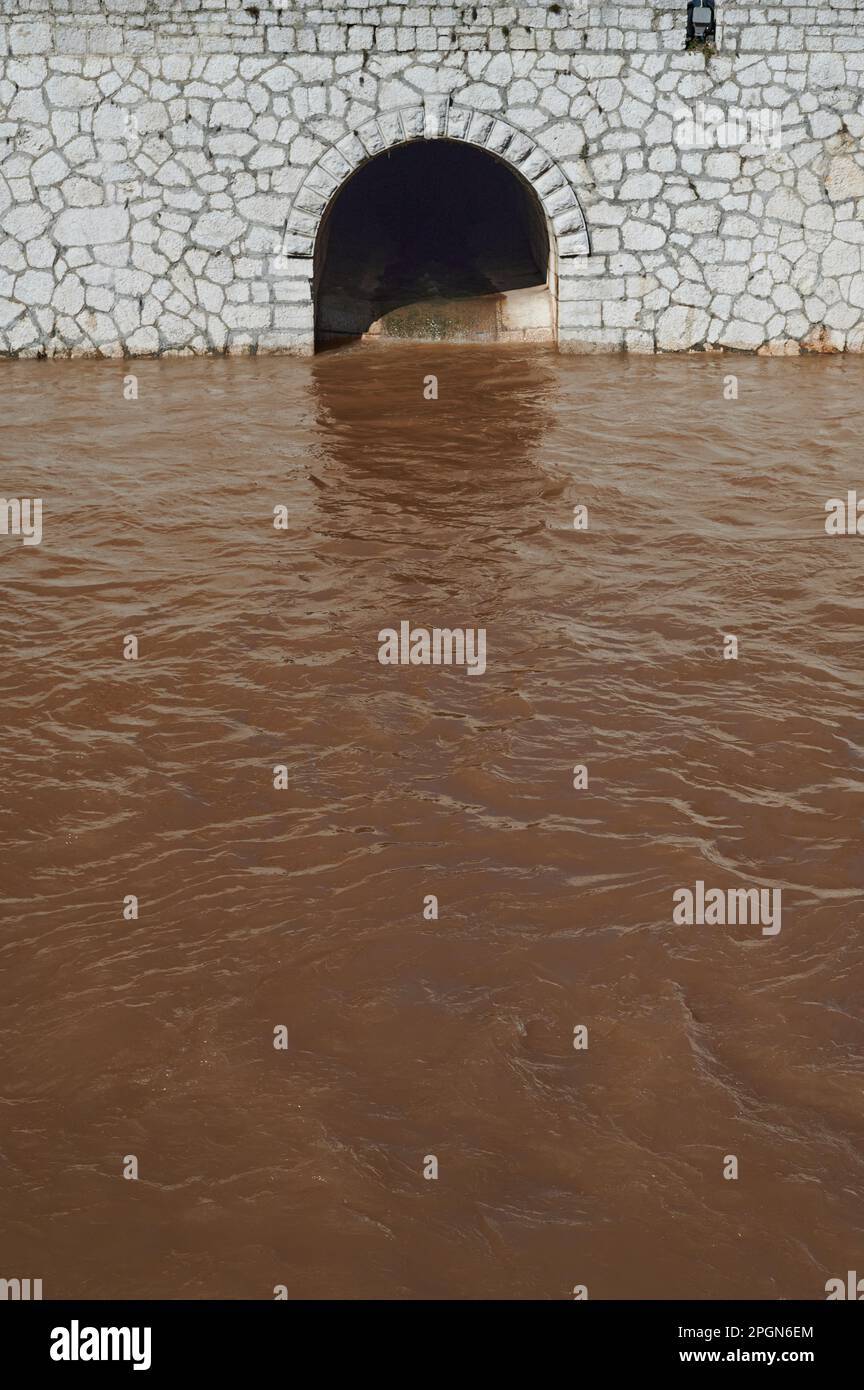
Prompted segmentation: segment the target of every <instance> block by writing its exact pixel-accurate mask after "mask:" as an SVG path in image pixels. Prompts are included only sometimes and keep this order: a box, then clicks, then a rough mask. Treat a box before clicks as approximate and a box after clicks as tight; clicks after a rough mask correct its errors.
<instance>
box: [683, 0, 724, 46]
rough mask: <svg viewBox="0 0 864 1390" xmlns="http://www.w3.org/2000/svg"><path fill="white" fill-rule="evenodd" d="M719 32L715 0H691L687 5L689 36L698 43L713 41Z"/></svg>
mask: <svg viewBox="0 0 864 1390" xmlns="http://www.w3.org/2000/svg"><path fill="white" fill-rule="evenodd" d="M716 32H717V25H716V22H715V18H714V0H689V3H688V5H687V38H688V40H689V39H693V40H695V42H696V43H712V42H713V40H714V35H715V34H716Z"/></svg>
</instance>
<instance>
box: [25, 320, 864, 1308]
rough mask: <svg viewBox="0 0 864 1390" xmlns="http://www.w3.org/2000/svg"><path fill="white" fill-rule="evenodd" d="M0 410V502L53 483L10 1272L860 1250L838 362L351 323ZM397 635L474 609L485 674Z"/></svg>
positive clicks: (33, 736) (856, 663) (34, 726)
mask: <svg viewBox="0 0 864 1390" xmlns="http://www.w3.org/2000/svg"><path fill="white" fill-rule="evenodd" d="M129 372H134V374H135V375H136V376H137V378H138V389H139V398H138V400H137V401H127V400H124V397H123V381H124V375H126V374H128V373H129ZM729 373H734V374H735V375H736V376H737V377H738V386H739V396H738V399H737V400H726V399H724V378H726V377H727V376H728V374H729ZM429 374H435V375H437V377H438V399H437V400H426V399H424V378H425V377H427V376H428V375H429ZM0 393H2V410H3V432H2V453H3V470H2V491H3V493H4V494H5V495H6V496H7V497H13V496H26V497H32V496H41V497H42V498H43V506H44V516H43V527H44V534H43V540H42V543H41V545H39V546H24V545H22V543H21V541H20V539H16V538H15V537H12V536H0V564H2V580H3V586H4V602H3V628H2V632H3V642H2V646H3V661H2V683H3V715H4V721H3V722H4V726H5V728H4V735H3V754H2V756H3V795H2V821H0V828H2V842H3V850H2V859H0V874H2V907H3V918H4V926H3V934H2V954H0V961H2V974H3V985H2V991H3V1013H2V1038H0V1043H2V1057H3V1062H2V1082H0V1113H2V1126H0V1150H2V1164H3V1179H2V1195H0V1230H2V1264H3V1268H2V1270H0V1274H2V1275H3V1276H4V1277H13V1276H15V1277H31V1278H36V1277H38V1278H41V1279H42V1280H43V1286H44V1296H45V1297H46V1298H72V1297H93V1298H112V1297H114V1298H156V1297H167V1298H231V1297H236V1298H254V1299H270V1298H272V1297H273V1291H274V1288H275V1287H276V1286H277V1285H284V1286H285V1287H286V1288H287V1291H288V1295H289V1297H291V1298H292V1299H306V1298H314V1299H359V1298H371V1299H382V1298H390V1299H422V1298H430V1299H438V1298H455V1299H482V1298H496V1299H497V1298H501V1299H529V1298H531V1299H570V1298H572V1297H573V1289H574V1286H577V1285H585V1286H587V1289H588V1293H589V1297H590V1298H592V1299H609V1298H627V1299H635V1298H648V1299H662V1298H673V1297H695V1298H701V1299H718V1298H729V1297H743V1298H756V1299H789V1298H805V1299H810V1298H813V1299H822V1298H824V1297H825V1283H826V1280H827V1279H829V1278H832V1277H840V1278H842V1279H844V1280H845V1278H846V1274H847V1271H848V1270H850V1269H851V1270H859V1271H861V1272H862V1273H864V1241H862V1210H864V1208H862V1193H864V1156H862V1139H864V1123H862V1070H864V1068H862V1054H861V1042H862V1027H861V1009H862V956H864V942H862V931H861V928H862V917H864V913H862V900H864V851H862V804H864V802H862V790H864V638H862V611H864V586H862V574H864V538H859V537H852V536H848V537H829V536H827V535H826V533H825V525H824V523H825V510H824V508H825V502H826V500H827V499H829V498H831V497H835V496H840V497H845V495H846V492H847V491H848V490H850V489H855V488H858V489H859V490H860V491H861V493H862V495H864V469H862V440H864V435H862V427H861V420H862V417H861V403H862V398H864V361H862V360H861V359H851V358H850V359H845V360H841V359H825V358H818V359H800V360H794V361H782V362H776V361H763V360H758V359H751V358H739V357H724V358H722V359H712V358H680V357H676V358H659V359H644V360H643V359H632V358H631V359H628V358H626V357H608V358H598V357H583V358H568V357H559V356H557V355H556V354H555V353H554V352H551V351H546V350H540V349H537V348H533V349H531V350H523V349H509V350H501V349H485V348H475V349H457V348H450V349H447V348H443V347H442V348H422V349H419V348H413V349H411V348H398V347H389V348H388V347H374V346H371V347H370V346H367V347H360V348H356V349H350V350H347V351H345V352H340V353H331V354H325V355H324V356H321V357H318V358H315V359H311V360H305V361H297V360H289V359H285V358H258V359H249V360H237V359H234V360H226V359H220V360H182V361H176V360H175V361H152V362H142V361H139V362H136V363H128V362H127V363H110V362H103V363H92V362H80V363H70V362H57V363H52V362H48V363H7V364H5V365H4V366H3V369H2V373H0ZM579 505H585V506H587V507H588V517H589V525H588V529H587V530H583V531H579V530H575V529H574V525H573V517H574V511H573V509H574V507H576V506H579ZM277 506H285V507H287V509H288V510H287V516H288V526H287V529H285V530H277V529H275V528H274V526H273V517H274V511H273V509H274V507H277ZM405 620H407V621H409V622H410V623H411V624H413V625H418V626H427V627H433V626H449V627H456V626H469V627H485V629H486V632H487V643H488V654H487V661H488V667H487V670H486V673H485V674H484V675H483V676H477V677H472V676H469V675H467V674H466V672H465V671H464V669H458V668H455V667H449V668H445V667H432V666H429V667H410V666H409V667H403V666H382V665H381V664H379V662H378V659H377V654H378V638H377V634H378V632H379V630H380V629H382V628H384V627H387V626H398V624H399V623H400V622H401V621H405ZM127 634H135V635H136V636H137V637H138V640H139V644H140V654H139V659H138V660H137V661H134V660H124V659H123V639H124V637H125V636H126V635H127ZM730 634H732V635H736V636H737V637H738V641H739V656H738V659H737V661H736V660H725V659H724V657H723V649H724V638H725V637H726V636H727V635H730ZM577 764H584V765H585V766H586V767H587V769H588V779H589V780H588V786H587V788H583V789H581V790H575V789H574V786H573V781H574V773H573V769H574V766H576V765H577ZM277 765H284V766H285V767H287V787H286V788H285V789H282V790H277V789H275V788H274V785H273V769H274V767H275V766H277ZM697 881H704V882H705V884H706V886H707V887H709V888H710V887H719V888H723V889H726V888H736V887H747V886H750V885H753V886H759V887H768V888H774V887H779V888H781V889H782V895H783V896H782V930H781V931H780V932H779V934H776V935H774V936H769V935H764V934H763V933H762V931H761V930H760V927H759V926H758V925H738V926H687V925H676V924H674V923H673V920H672V912H673V898H672V895H673V893H674V892H675V890H676V889H678V888H681V887H690V888H693V887H694V885H695V883H696V882H697ZM130 894H134V895H136V896H137V897H138V899H139V905H140V906H139V916H138V919H137V920H124V917H123V903H124V899H125V898H126V896H127V895H130ZM429 894H435V895H437V897H438V899H439V916H438V920H437V921H436V920H427V919H425V918H424V916H423V904H424V898H425V897H426V896H427V895H429ZM280 1025H284V1027H285V1028H286V1029H287V1038H288V1046H287V1049H285V1050H277V1049H276V1048H274V1045H273V1044H274V1029H276V1028H278V1027H279V1026H280ZM580 1025H582V1026H584V1027H585V1028H587V1030H588V1033H587V1036H588V1046H587V1048H584V1049H576V1048H574V1045H573V1043H574V1029H576V1028H577V1027H578V1026H580ZM577 1036H579V1035H577ZM432 1155H434V1156H435V1157H436V1158H437V1161H438V1178H437V1180H433V1179H427V1178H425V1177H424V1167H426V1168H428V1167H429V1164H428V1159H429V1157H430V1156H432ZM130 1156H135V1158H136V1159H137V1163H138V1172H139V1176H138V1180H137V1181H132V1180H128V1179H124V1177H123V1171H124V1162H126V1160H127V1159H128V1158H129V1157H130ZM730 1156H735V1157H736V1158H737V1160H738V1167H739V1175H738V1178H737V1180H734V1179H733V1180H727V1179H724V1177H723V1171H724V1165H726V1166H728V1164H727V1159H728V1158H729V1157H730Z"/></svg>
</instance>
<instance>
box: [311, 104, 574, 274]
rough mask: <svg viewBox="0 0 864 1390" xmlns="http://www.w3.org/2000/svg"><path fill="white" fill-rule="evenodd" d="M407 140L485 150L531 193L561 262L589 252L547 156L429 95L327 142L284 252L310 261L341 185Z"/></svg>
mask: <svg viewBox="0 0 864 1390" xmlns="http://www.w3.org/2000/svg"><path fill="white" fill-rule="evenodd" d="M411 140H454V141H463V142H464V143H466V144H469V145H475V146H476V147H477V148H479V149H482V150H486V152H487V153H488V154H491V155H493V156H495V157H496V158H497V159H499V160H501V161H502V162H503V163H504V164H507V165H509V166H510V168H511V169H512V170H513V171H514V172H515V173H516V174H518V175H519V176H520V177H521V178H522V179H523V180H524V181H525V182H526V183H527V184H528V185H529V186H530V187H531V188H532V189H533V191H534V193H535V194H536V196H537V199H538V202H539V204H540V206H541V208H542V210H543V212H544V214H545V216H546V221H547V224H548V229H549V240H550V245H552V246H553V250H554V254H555V255H556V257H557V259H558V261H559V262H560V261H562V260H565V261H566V259H569V258H570V257H575V256H588V255H590V252H591V247H590V243H589V238H588V227H587V224H586V222H585V214H584V213H583V211H582V208H581V205H580V203H579V198H578V196H577V193H576V190H575V188H574V187H573V184H572V183H571V182H570V180H569V179H568V178H567V175H566V174H565V173H564V171H563V170H562V169H561V168H560V166H559V165H558V164H556V162H555V160H554V159H553V158H552V156H551V155H550V154H549V153H548V152H547V151H546V150H544V149H543V148H542V147H541V146H540V145H538V144H537V142H536V140H533V139H532V138H531V136H530V135H526V134H525V132H524V131H521V130H517V129H516V128H515V126H512V125H509V124H508V122H507V121H504V120H502V119H501V118H500V117H499V116H495V115H491V114H489V113H487V112H483V111H475V110H473V109H472V108H470V107H467V106H460V105H458V104H457V103H456V102H451V100H450V98H449V97H430V98H428V99H427V100H426V102H425V104H424V105H423V106H406V107H402V108H400V109H398V110H395V111H388V112H384V113H382V114H380V115H378V116H375V117H373V118H371V119H370V120H368V121H365V122H364V123H363V124H362V125H361V126H359V127H358V129H357V130H354V131H350V132H349V133H348V134H347V135H345V136H343V138H342V139H341V140H338V141H336V143H335V144H334V145H331V146H330V147H329V149H327V150H326V151H325V152H324V154H322V155H321V156H320V158H319V159H318V160H317V162H316V163H315V164H313V165H312V167H311V168H310V169H309V171H308V173H307V174H306V176H305V178H304V179H303V182H302V183H301V185H300V187H299V189H298V190H297V193H296V194H295V196H294V199H293V202H292V204H291V209H290V211H289V214H288V219H287V222H286V227H285V230H286V234H287V236H288V238H290V242H289V247H290V250H289V254H290V255H292V256H300V257H309V258H310V259H311V258H312V257H313V256H314V253H315V242H316V238H317V236H318V231H319V228H320V226H321V223H322V220H323V218H324V215H325V213H326V211H327V209H328V207H329V205H330V203H331V202H332V201H333V199H334V198H335V197H336V195H337V194H338V193H339V191H340V189H341V188H342V186H343V184H344V183H345V182H346V180H347V179H349V178H350V177H351V175H352V174H354V173H355V172H356V171H357V170H358V169H359V168H361V166H362V165H364V164H366V163H367V162H368V161H369V160H370V159H374V158H375V156H376V155H379V154H381V153H382V152H383V151H384V150H387V149H391V148H393V146H395V145H402V144H406V143H408V142H409V141H411Z"/></svg>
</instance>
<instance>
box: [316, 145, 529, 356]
mask: <svg viewBox="0 0 864 1390" xmlns="http://www.w3.org/2000/svg"><path fill="white" fill-rule="evenodd" d="M555 250H556V242H555V235H554V230H553V229H552V228H551V227H550V223H549V219H548V217H547V215H546V212H545V210H544V207H543V204H542V202H541V200H540V197H539V195H538V194H537V192H536V191H535V189H534V188H533V187H532V186H531V184H530V183H529V182H528V180H527V179H525V178H523V177H522V176H521V175H520V174H519V172H518V171H517V170H516V169H515V168H514V167H513V166H512V165H509V164H507V163H506V162H505V161H504V159H503V158H501V157H499V156H497V155H495V154H494V153H490V152H489V151H488V150H486V149H484V148H480V147H477V146H475V145H471V144H466V143H464V142H457V141H454V140H450V139H447V138H444V137H441V138H435V139H416V140H412V141H410V142H405V143H402V144H400V145H396V146H394V147H392V148H388V149H387V150H384V151H381V152H380V153H378V154H377V155H375V156H374V157H372V158H371V159H369V160H366V161H365V162H364V163H362V164H361V165H360V167H359V168H357V169H356V170H355V171H354V172H353V173H352V174H351V175H349V177H348V178H347V179H346V180H345V181H344V182H343V183H342V184H341V185H340V186H339V188H338V189H337V190H336V192H335V194H334V195H333V197H332V198H331V199H330V201H329V203H328V204H327V206H326V208H325V210H324V212H323V215H322V217H321V220H320V223H319V226H318V231H317V236H316V239H315V257H314V275H313V298H314V305H315V342H316V347H317V348H322V347H327V346H332V345H335V344H339V343H345V342H348V341H352V340H356V339H357V338H359V337H361V336H363V335H366V334H369V333H370V330H371V332H372V334H373V336H377V335H381V336H386V337H395V338H402V339H410V340H414V341H417V340H421V341H429V340H433V341H434V340H442V339H446V340H450V341H461V342H466V341H468V342H472V341H500V340H509V341H535V342H536V341H545V342H553V341H554V340H555V330H556V255H555Z"/></svg>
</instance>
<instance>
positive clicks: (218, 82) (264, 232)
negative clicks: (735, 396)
mask: <svg viewBox="0 0 864 1390" xmlns="http://www.w3.org/2000/svg"><path fill="white" fill-rule="evenodd" d="M718 19H719V21H720V22H719V29H718V41H717V51H716V53H715V54H714V55H713V56H709V57H706V55H705V54H704V53H702V52H699V51H694V52H685V51H684V35H685V25H686V5H685V4H684V3H683V0H681V2H679V3H674V4H670V3H668V2H667V0H663V3H659V2H658V0H651V2H650V3H645V0H632V2H631V3H623V0H619V2H618V3H615V4H608V5H592V4H575V5H574V4H570V5H567V4H563V3H562V4H557V5H556V4H551V5H539V6H534V5H509V6H499V5H491V6H490V5H477V6H471V5H464V4H460V5H458V6H446V5H431V6H430V5H414V4H401V3H400V4H379V5H372V4H354V5H346V4H340V3H335V4H331V5H324V6H321V5H314V4H310V3H306V0H296V3H281V4H275V5H274V4H272V3H271V4H265V3H261V4H259V5H254V4H250V5H245V4H243V3H240V0H172V2H171V3H168V0H0V352H3V353H5V354H20V355H24V356H35V355H45V354H47V355H56V354H72V355H78V354H89V353H94V352H95V353H101V354H104V355H111V356H119V355H122V354H124V353H128V354H139V353H155V352H167V351H170V352H178V351H179V352H207V351H226V350H227V351H232V352H245V351H256V350H262V351H263V350H288V351H300V352H302V351H310V350H311V347H312V334H313V306H312V300H311V289H310V282H311V270H312V257H311V253H312V250H313V247H314V238H315V232H316V229H317V225H318V221H319V219H320V216H321V213H322V211H323V209H324V207H325V205H326V203H327V200H328V198H330V197H331V196H333V194H334V192H335V191H336V190H338V187H339V184H340V182H341V181H342V179H344V177H346V176H347V174H348V173H349V172H350V170H351V169H353V168H356V167H357V166H358V164H360V163H362V161H363V160H364V159H365V158H367V157H369V156H370V155H372V154H374V153H375V151H376V150H377V149H383V148H385V147H386V146H388V145H392V144H394V143H397V142H399V141H401V140H404V139H416V138H429V137H436V138H437V137H440V136H441V135H444V136H446V137H447V138H451V139H465V140H469V141H471V142H472V143H476V144H479V145H483V146H485V147H486V148H489V149H492V150H494V151H495V153H496V154H497V156H498V157H500V158H501V159H503V160H504V161H505V162H509V163H511V164H513V166H514V167H516V168H518V169H519V170H520V172H521V174H522V175H523V177H526V178H528V179H529V180H530V181H531V182H532V183H533V185H534V187H535V190H536V191H537V194H538V197H539V198H540V200H541V203H542V205H543V206H544V208H545V211H546V214H547V219H548V221H549V223H550V227H551V231H552V235H553V238H554V241H555V244H556V246H557V251H558V268H559V275H560V284H559V292H560V302H559V337H560V342H561V345H562V347H566V348H571V349H573V350H607V349H612V350H614V349H619V348H623V349H627V350H630V351H639V352H652V351H655V350H686V349H691V348H707V349H719V348H726V349H744V350H759V351H763V352H772V353H789V352H798V351H800V350H802V349H804V350H818V351H825V350H844V349H845V350H849V351H862V350H864V0H830V3H829V0H825V2H824V3H822V4H810V5H805V4H801V5H799V4H796V3H794V0H792V2H791V3H789V2H787V3H785V4H778V5H776V6H770V5H765V4H763V5H759V6H755V5H733V4H727V3H724V0H718ZM700 103H706V104H708V105H709V107H710V106H711V105H712V104H713V105H714V106H717V107H718V108H719V109H721V110H723V111H728V110H729V109H730V108H740V109H742V110H743V111H744V112H747V113H755V112H762V113H768V116H769V117H771V119H773V118H774V116H773V114H772V113H776V116H777V117H779V121H780V135H779V148H773V147H770V148H759V147H757V146H754V145H749V144H744V145H740V144H734V145H729V144H728V142H727V143H726V144H722V143H721V144H718V145H715V146H713V147H708V148H692V147H689V146H688V145H687V144H686V143H685V141H684V138H683V136H682V130H683V129H684V127H683V125H682V116H683V115H684V114H686V113H691V114H694V115H696V116H697V118H698V114H699V110H700Z"/></svg>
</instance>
